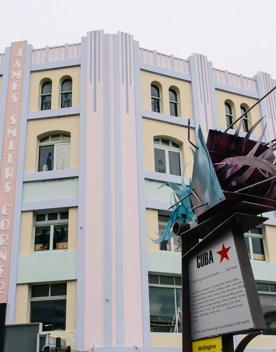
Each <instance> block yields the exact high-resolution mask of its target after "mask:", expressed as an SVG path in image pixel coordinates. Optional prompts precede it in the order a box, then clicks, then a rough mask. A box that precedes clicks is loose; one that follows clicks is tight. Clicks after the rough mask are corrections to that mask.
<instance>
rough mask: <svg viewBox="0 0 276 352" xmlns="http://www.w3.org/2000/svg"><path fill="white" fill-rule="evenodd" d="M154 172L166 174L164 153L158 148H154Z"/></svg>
mask: <svg viewBox="0 0 276 352" xmlns="http://www.w3.org/2000/svg"><path fill="white" fill-rule="evenodd" d="M154 159H155V171H156V172H162V173H166V158H165V151H164V150H162V149H159V148H154Z"/></svg>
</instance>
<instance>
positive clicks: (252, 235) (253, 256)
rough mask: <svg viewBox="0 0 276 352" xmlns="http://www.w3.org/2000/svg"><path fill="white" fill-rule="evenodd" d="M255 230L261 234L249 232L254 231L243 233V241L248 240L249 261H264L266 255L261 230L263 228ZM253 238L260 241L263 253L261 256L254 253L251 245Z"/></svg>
mask: <svg viewBox="0 0 276 352" xmlns="http://www.w3.org/2000/svg"><path fill="white" fill-rule="evenodd" d="M257 228H258V229H261V231H262V233H254V232H251V231H254V229H252V230H250V231H248V232H245V233H244V237H245V241H246V239H248V247H249V253H248V255H249V259H250V260H257V261H265V260H266V253H265V245H264V239H265V236H264V228H263V226H262V227H257ZM254 238H256V239H260V240H262V247H263V252H264V253H263V254H258V253H254V250H253V243H252V240H254Z"/></svg>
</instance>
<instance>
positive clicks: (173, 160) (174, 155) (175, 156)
mask: <svg viewBox="0 0 276 352" xmlns="http://www.w3.org/2000/svg"><path fill="white" fill-rule="evenodd" d="M169 163H170V174H171V175H181V170H180V155H179V153H178V152H173V151H169Z"/></svg>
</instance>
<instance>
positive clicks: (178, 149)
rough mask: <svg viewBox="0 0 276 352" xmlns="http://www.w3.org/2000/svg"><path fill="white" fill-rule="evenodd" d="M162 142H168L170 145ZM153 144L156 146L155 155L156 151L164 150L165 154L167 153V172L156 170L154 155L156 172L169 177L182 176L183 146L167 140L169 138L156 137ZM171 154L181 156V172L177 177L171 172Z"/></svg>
mask: <svg viewBox="0 0 276 352" xmlns="http://www.w3.org/2000/svg"><path fill="white" fill-rule="evenodd" d="M162 140H163V141H165V140H166V141H167V142H168V143H169V145H168V144H165V143H162ZM153 144H154V154H155V149H161V150H164V152H165V170H166V172H161V171H157V170H156V167H155V155H154V170H155V172H159V173H162V174H167V175H174V176H181V170H182V161H181V157H182V153H181V145H180V144H179V143H177V142H175V141H173V140H171V139H170V138H167V137H154V140H153ZM173 144H175V146H174V145H173ZM176 146H177V147H176ZM169 152H175V153H178V155H179V171H180V173H179V174H177V175H176V174H172V173H171V172H170V158H169V154H170V153H169Z"/></svg>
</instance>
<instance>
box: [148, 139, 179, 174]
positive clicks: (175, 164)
mask: <svg viewBox="0 0 276 352" xmlns="http://www.w3.org/2000/svg"><path fill="white" fill-rule="evenodd" d="M154 159H155V171H156V172H162V173H164V174H171V175H178V176H180V175H181V165H180V147H179V145H178V144H177V143H175V142H173V141H171V140H169V139H166V138H154Z"/></svg>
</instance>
